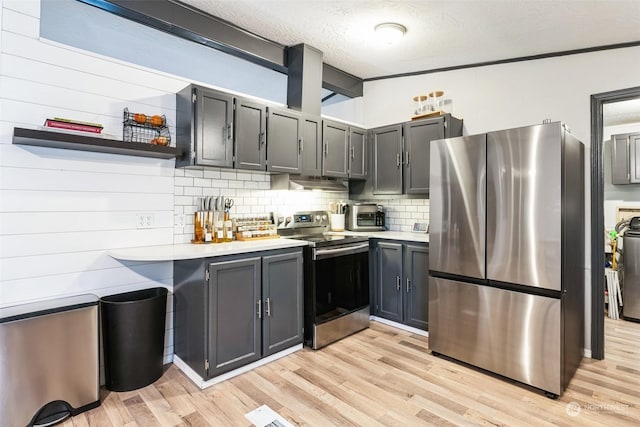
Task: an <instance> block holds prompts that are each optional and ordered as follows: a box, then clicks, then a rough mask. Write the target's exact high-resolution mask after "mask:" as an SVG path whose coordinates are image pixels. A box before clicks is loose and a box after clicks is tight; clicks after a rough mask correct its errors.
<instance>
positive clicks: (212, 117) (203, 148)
mask: <svg viewBox="0 0 640 427" xmlns="http://www.w3.org/2000/svg"><path fill="white" fill-rule="evenodd" d="M176 146H177V147H179V148H181V149H182V150H183V153H184V154H183V156H182V158H179V159H177V160H176V166H178V167H179V166H190V165H203V166H218V167H233V96H231V95H229V94H226V93H223V92H217V91H213V90H210V89H206V88H202V87H199V86H195V85H190V86H187V87H186V88H184V89H183V90H181V91H180V92H178V93H177V94H176Z"/></svg>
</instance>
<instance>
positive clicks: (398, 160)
mask: <svg viewBox="0 0 640 427" xmlns="http://www.w3.org/2000/svg"><path fill="white" fill-rule="evenodd" d="M396 166H398V167H400V153H396Z"/></svg>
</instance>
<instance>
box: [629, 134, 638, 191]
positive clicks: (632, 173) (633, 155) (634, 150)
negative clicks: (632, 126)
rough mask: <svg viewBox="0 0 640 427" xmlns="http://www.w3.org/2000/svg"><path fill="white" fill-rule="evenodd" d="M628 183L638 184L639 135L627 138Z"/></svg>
mask: <svg viewBox="0 0 640 427" xmlns="http://www.w3.org/2000/svg"><path fill="white" fill-rule="evenodd" d="M629 182H631V183H632V184H637V183H640V134H637V133H636V134H633V135H630V136H629Z"/></svg>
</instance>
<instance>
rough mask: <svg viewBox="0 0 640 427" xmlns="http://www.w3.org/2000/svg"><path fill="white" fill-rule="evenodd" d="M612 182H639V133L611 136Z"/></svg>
mask: <svg viewBox="0 0 640 427" xmlns="http://www.w3.org/2000/svg"><path fill="white" fill-rule="evenodd" d="M611 163H612V164H611V166H612V169H611V170H612V181H611V182H612V183H613V184H637V183H640V133H624V134H619V135H612V136H611Z"/></svg>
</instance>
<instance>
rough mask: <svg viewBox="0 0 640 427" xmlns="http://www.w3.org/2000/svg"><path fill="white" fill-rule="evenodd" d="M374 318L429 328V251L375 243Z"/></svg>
mask: <svg viewBox="0 0 640 427" xmlns="http://www.w3.org/2000/svg"><path fill="white" fill-rule="evenodd" d="M373 245H374V262H373V271H374V277H373V294H374V295H375V296H376V297H375V298H376V300H375V307H374V311H373V314H374V315H376V316H378V317H382V318H385V319H388V320H391V321H394V322H398V323H404V324H405V325H408V326H411V327H414V328H418V329H423V330H427V329H428V326H429V323H428V322H429V298H428V292H429V247H428V246H427V245H425V244H419V243H417V244H411V243H403V242H402V241H388V240H386V241H385V240H375V241H374V244H373Z"/></svg>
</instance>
